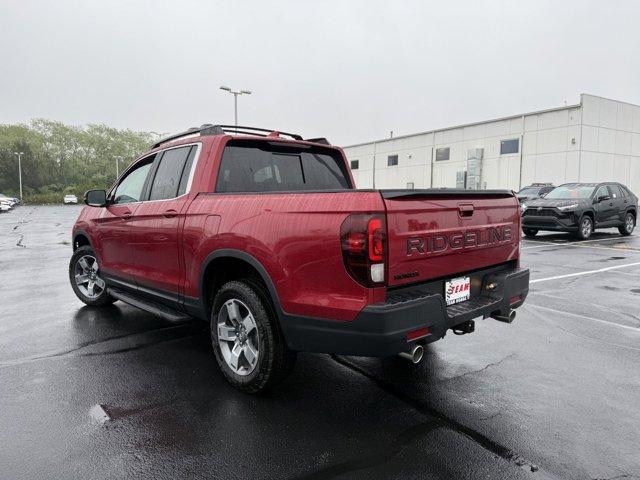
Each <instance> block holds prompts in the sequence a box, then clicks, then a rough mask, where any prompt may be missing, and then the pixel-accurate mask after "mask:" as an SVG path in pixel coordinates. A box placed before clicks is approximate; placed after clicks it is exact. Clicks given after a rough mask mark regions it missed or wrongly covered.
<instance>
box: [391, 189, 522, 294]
mask: <svg viewBox="0 0 640 480" xmlns="http://www.w3.org/2000/svg"><path fill="white" fill-rule="evenodd" d="M381 194H382V197H383V199H384V202H385V205H386V209H387V230H388V246H389V257H388V262H389V267H388V268H389V274H388V284H389V285H390V286H393V285H404V284H407V283H416V282H420V281H425V280H432V279H436V278H442V277H444V278H452V277H456V276H458V275H460V274H462V273H464V272H469V271H471V270H475V269H479V268H484V267H488V266H491V265H496V264H499V263H503V262H507V261H509V260H514V259H517V258H518V256H519V245H520V211H519V207H518V200H517V199H516V197H515V196H514V195H513V194H512V193H511V192H509V191H506V190H472V191H464V190H462V191H459V190H458V191H449V192H446V191H445V192H443V191H442V190H424V191H415V190H414V191H411V190H407V191H382V192H381Z"/></svg>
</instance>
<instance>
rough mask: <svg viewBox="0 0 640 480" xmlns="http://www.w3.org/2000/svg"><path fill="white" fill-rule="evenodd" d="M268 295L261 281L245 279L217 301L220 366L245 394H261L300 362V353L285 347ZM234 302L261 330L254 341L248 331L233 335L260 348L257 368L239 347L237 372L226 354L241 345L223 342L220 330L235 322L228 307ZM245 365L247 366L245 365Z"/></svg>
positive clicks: (214, 333) (215, 338)
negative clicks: (221, 326) (220, 326)
mask: <svg viewBox="0 0 640 480" xmlns="http://www.w3.org/2000/svg"><path fill="white" fill-rule="evenodd" d="M267 295H268V294H267V293H266V291H265V289H264V287H263V286H262V285H261V284H260V282H258V281H255V280H252V279H243V280H240V281H236V280H234V281H231V282H227V283H225V284H224V285H223V286H222V287H221V288H220V290H219V291H218V292H217V294H216V296H215V298H214V300H213V307H212V309H211V343H212V344H213V351H214V354H215V357H216V361H217V362H218V367H219V368H220V371H221V372H222V374H223V375H224V376H225V378H226V379H227V381H228V382H229V383H230V384H231V385H233V386H234V387H235V388H237V389H238V390H241V391H243V392H245V393H258V392H260V391H262V390H265V389H268V388H270V387H272V386H274V385H277V384H278V383H280V382H281V381H282V380H284V379H285V378H286V376H287V375H288V374H289V373H290V372H291V370H292V369H293V366H294V365H295V361H296V353H295V352H292V351H291V350H289V349H288V348H287V346H286V344H285V341H284V338H283V336H282V332H281V331H280V327H279V325H278V319H277V318H276V315H275V312H274V310H273V308H272V306H271V303H270V301H269V298H268V296H267ZM234 302H236V304H237V305H239V308H241V309H242V310H243V311H244V313H245V314H247V315H248V314H250V315H251V317H252V318H253V320H254V323H255V331H257V336H253V337H252V338H251V339H249V334H247V333H244V332H238V331H237V330H236V332H235V333H232V335H233V336H234V337H235V338H236V339H237V340H239V339H240V338H243V337H242V336H241V335H244V339H245V345H246V343H250V344H251V345H252V346H253V347H255V346H257V360H256V363H255V365H251V364H250V361H249V360H248V357H247V356H246V355H245V353H244V352H245V350H243V349H242V348H243V347H240V346H238V348H239V349H242V350H241V351H242V353H240V354H239V355H240V356H239V360H237V362H236V365H237V366H239V369H238V370H234V369H233V368H232V366H231V364H229V363H228V361H227V360H226V359H225V354H226V355H229V351H231V352H233V351H234V350H235V348H236V346H237V345H236V343H234V341H229V340H227V341H225V340H224V339H223V340H222V341H221V340H220V338H219V336H220V334H219V329H218V327H219V323H223V324H224V325H229V324H231V323H233V322H231V319H230V317H231V315H230V314H229V311H228V310H227V304H228V303H232V304H233V303H234ZM225 321H227V323H225ZM223 328H225V327H223ZM227 328H229V327H227ZM252 331H253V330H252ZM223 334H224V333H223ZM252 335H253V334H252ZM225 344H226V347H225V346H224V345H225ZM232 345H233V348H232ZM253 347H252V348H253ZM241 364H243V365H242V366H241ZM243 370H244V371H243Z"/></svg>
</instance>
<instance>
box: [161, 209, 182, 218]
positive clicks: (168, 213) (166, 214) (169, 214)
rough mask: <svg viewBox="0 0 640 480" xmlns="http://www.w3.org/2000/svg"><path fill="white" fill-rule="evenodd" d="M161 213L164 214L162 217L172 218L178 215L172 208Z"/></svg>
mask: <svg viewBox="0 0 640 480" xmlns="http://www.w3.org/2000/svg"><path fill="white" fill-rule="evenodd" d="M162 215H164V218H173V217H175V216H177V215H178V212H176V211H175V210H173V209H169V210H165V212H164V213H163V214H162Z"/></svg>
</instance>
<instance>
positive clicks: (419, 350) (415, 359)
mask: <svg viewBox="0 0 640 480" xmlns="http://www.w3.org/2000/svg"><path fill="white" fill-rule="evenodd" d="M398 355H399V356H401V357H402V358H406V359H407V360H409V361H410V362H411V363H413V364H414V365H415V364H416V363H420V361H421V360H422V357H423V356H424V347H423V346H422V345H414V346H413V347H411V350H409V351H408V352H402V353H399V354H398Z"/></svg>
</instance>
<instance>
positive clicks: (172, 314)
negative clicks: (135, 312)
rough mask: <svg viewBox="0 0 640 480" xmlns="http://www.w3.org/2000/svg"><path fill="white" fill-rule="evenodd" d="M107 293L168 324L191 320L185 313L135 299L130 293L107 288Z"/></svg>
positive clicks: (150, 301) (145, 300) (143, 299)
mask: <svg viewBox="0 0 640 480" xmlns="http://www.w3.org/2000/svg"><path fill="white" fill-rule="evenodd" d="M107 292H108V293H109V295H111V296H112V297H114V298H117V299H118V300H121V301H123V302H124V303H127V304H129V305H131V306H133V307H137V308H139V309H141V310H144V311H145V312H149V313H152V314H153V315H157V316H158V317H161V318H163V319H165V320H167V321H169V322H184V321H187V320H191V317H190V316H189V315H187V314H186V313H182V312H178V311H177V310H174V309H173V308H171V307H167V306H166V305H163V304H161V303H158V302H154V301H152V300H147V299H145V298H140V297H136V296H134V295H131V294H130V293H127V292H123V291H122V290H118V289H117V288H107Z"/></svg>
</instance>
